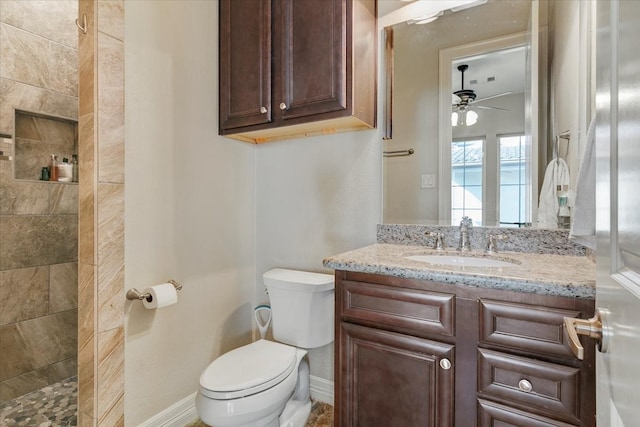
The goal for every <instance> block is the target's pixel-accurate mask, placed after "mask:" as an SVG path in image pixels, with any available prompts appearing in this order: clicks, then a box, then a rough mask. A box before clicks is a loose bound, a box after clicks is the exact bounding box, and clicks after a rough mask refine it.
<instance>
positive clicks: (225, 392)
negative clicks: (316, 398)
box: [200, 339, 296, 399]
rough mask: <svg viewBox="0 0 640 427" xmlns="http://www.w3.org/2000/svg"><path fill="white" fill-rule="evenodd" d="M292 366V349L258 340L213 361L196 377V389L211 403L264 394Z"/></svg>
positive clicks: (293, 355) (293, 364)
mask: <svg viewBox="0 0 640 427" xmlns="http://www.w3.org/2000/svg"><path fill="white" fill-rule="evenodd" d="M295 366H296V348H295V347H291V346H289V345H286V344H281V343H276V342H273V341H267V340H262V339H261V340H258V341H256V342H253V343H251V344H248V345H245V346H242V347H240V348H236V349H235V350H232V351H230V352H228V353H225V354H223V355H222V356H220V357H218V358H217V359H216V360H214V361H213V362H212V363H211V364H210V365H209V366H208V367H207V369H205V371H204V372H203V373H202V376H200V386H201V387H202V389H203V390H202V391H203V392H204V394H206V395H207V396H209V397H211V398H214V399H235V398H238V397H243V396H249V395H252V394H255V393H259V392H261V391H263V390H266V389H268V388H270V387H273V386H274V385H276V384H278V383H279V382H281V381H282V380H284V379H285V378H286V377H287V376H288V375H289V374H290V373H291V372H292V371H293V369H294V368H295Z"/></svg>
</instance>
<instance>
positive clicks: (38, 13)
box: [0, 0, 78, 48]
mask: <svg viewBox="0 0 640 427" xmlns="http://www.w3.org/2000/svg"><path fill="white" fill-rule="evenodd" d="M77 13H78V2H77V1H76V0H56V1H51V0H29V1H24V0H2V1H1V2H0V17H2V21H3V22H6V23H8V24H11V25H12V26H14V27H18V28H21V29H23V30H27V31H29V32H31V33H34V34H38V35H40V36H42V37H45V38H47V39H50V40H54V41H56V42H58V43H62V44H64V45H66V46H69V47H73V48H76V47H77V44H78V30H77V29H76V26H75V25H71V24H72V23H73V22H74V20H75V18H76V17H77V16H78V15H77ZM60 22H69V23H70V25H60Z"/></svg>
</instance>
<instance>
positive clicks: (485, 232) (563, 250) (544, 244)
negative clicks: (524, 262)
mask: <svg viewBox="0 0 640 427" xmlns="http://www.w3.org/2000/svg"><path fill="white" fill-rule="evenodd" d="M426 232H432V233H442V234H443V235H444V241H445V245H446V247H447V248H449V249H455V248H457V247H458V244H459V242H460V231H459V227H455V226H431V225H403V224H378V228H377V242H378V243H393V244H398V245H419V246H428V247H433V244H434V237H433V236H428V235H426V234H425V233H426ZM490 234H494V235H503V236H505V238H504V240H500V241H499V242H498V245H499V247H500V248H501V250H502V251H508V252H532V253H539V254H556V255H577V256H581V255H585V252H586V248H585V247H584V246H582V245H579V244H577V243H574V242H572V241H570V240H569V230H543V229H537V228H497V227H473V228H472V229H471V232H470V233H469V238H470V240H471V247H472V248H474V249H477V250H482V249H484V247H485V246H486V244H487V241H488V240H489V235H490Z"/></svg>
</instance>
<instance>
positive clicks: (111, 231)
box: [98, 184, 124, 332]
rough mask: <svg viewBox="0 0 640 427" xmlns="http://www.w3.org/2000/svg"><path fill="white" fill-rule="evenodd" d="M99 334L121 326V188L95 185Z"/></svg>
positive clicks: (122, 211) (122, 199) (122, 274)
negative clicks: (96, 187) (96, 192)
mask: <svg viewBox="0 0 640 427" xmlns="http://www.w3.org/2000/svg"><path fill="white" fill-rule="evenodd" d="M98 236H99V238H98V307H99V313H98V322H99V324H98V331H99V332H100V331H105V330H107V329H113V328H116V327H120V326H122V325H123V323H124V298H123V297H122V294H123V288H124V185H123V184H99V185H98Z"/></svg>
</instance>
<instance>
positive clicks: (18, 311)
mask: <svg viewBox="0 0 640 427" xmlns="http://www.w3.org/2000/svg"><path fill="white" fill-rule="evenodd" d="M48 302H49V267H47V266H45V267H34V268H22V269H18V270H5V271H0V304H2V310H0V325H6V324H8V323H14V322H20V321H23V320H28V319H33V318H35V317H41V316H44V315H46V314H47V307H48Z"/></svg>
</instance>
